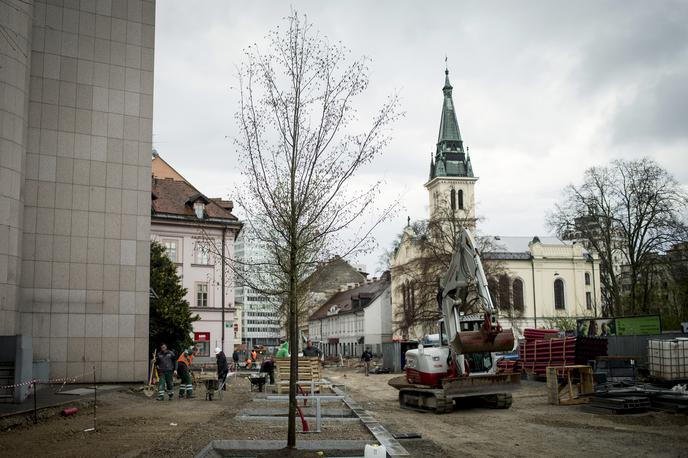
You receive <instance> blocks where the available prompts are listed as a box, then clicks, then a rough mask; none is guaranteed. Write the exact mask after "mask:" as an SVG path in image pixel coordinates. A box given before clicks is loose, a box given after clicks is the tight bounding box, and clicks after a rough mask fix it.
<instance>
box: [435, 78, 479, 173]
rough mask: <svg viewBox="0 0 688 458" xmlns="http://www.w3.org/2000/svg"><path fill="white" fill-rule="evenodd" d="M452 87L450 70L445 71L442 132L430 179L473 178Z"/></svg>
mask: <svg viewBox="0 0 688 458" xmlns="http://www.w3.org/2000/svg"><path fill="white" fill-rule="evenodd" d="M452 89H453V87H452V85H451V83H450V82H449V69H447V68H445V70H444V87H443V88H442V93H443V94H444V101H443V102H442V117H441V118H440V131H439V134H438V136H437V149H436V152H435V158H434V160H431V161H430V179H433V178H434V177H436V176H450V177H451V176H454V177H472V176H473V168H472V167H471V160H470V158H469V157H468V155H467V154H466V153H465V152H464V149H463V140H462V139H461V130H460V129H459V122H458V121H457V120H456V111H455V109H454V100H453V99H452Z"/></svg>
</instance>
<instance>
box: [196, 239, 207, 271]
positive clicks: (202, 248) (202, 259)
mask: <svg viewBox="0 0 688 458" xmlns="http://www.w3.org/2000/svg"><path fill="white" fill-rule="evenodd" d="M194 263H195V264H203V265H208V264H210V249H209V248H208V245H206V244H205V243H201V242H196V244H195V245H194Z"/></svg>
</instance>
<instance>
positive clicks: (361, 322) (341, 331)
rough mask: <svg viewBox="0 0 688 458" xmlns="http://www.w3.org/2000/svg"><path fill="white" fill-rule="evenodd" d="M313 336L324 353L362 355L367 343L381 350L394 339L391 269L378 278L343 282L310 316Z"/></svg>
mask: <svg viewBox="0 0 688 458" xmlns="http://www.w3.org/2000/svg"><path fill="white" fill-rule="evenodd" d="M308 333H309V337H310V338H311V340H313V341H314V342H319V343H320V347H321V349H322V351H323V354H324V355H325V356H342V357H360V356H361V353H363V349H364V348H366V347H368V348H370V349H371V350H372V351H373V353H374V354H376V355H381V354H382V343H383V342H389V341H391V340H392V283H391V280H390V275H389V272H386V273H385V274H383V275H382V276H381V277H380V278H379V279H377V278H373V279H370V280H364V282H363V283H357V284H353V285H352V284H348V285H342V287H341V288H340V290H339V291H337V292H336V293H334V294H333V295H332V296H331V297H329V298H328V299H327V300H326V301H325V302H324V303H321V305H320V307H318V308H317V309H316V310H315V312H314V313H313V314H311V316H310V317H309V319H308Z"/></svg>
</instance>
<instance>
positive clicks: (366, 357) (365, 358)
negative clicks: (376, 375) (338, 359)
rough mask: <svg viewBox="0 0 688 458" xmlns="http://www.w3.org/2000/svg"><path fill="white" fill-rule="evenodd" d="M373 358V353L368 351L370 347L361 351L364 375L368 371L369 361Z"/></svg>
mask: <svg viewBox="0 0 688 458" xmlns="http://www.w3.org/2000/svg"><path fill="white" fill-rule="evenodd" d="M372 359H373V354H372V353H371V351H370V348H367V347H366V349H365V350H364V351H363V354H362V355H361V361H363V364H365V375H366V377H367V376H368V374H369V373H370V361H371V360H372Z"/></svg>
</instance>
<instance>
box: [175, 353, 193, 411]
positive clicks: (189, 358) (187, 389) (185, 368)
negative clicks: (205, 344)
mask: <svg viewBox="0 0 688 458" xmlns="http://www.w3.org/2000/svg"><path fill="white" fill-rule="evenodd" d="M196 353H198V348H196V347H195V346H194V347H189V348H187V349H186V350H184V351H183V352H182V354H181V355H180V356H179V359H177V374H178V375H179V378H180V379H181V383H180V385H179V399H183V398H184V395H185V394H186V399H191V398H193V397H194V395H193V382H192V380H191V363H192V362H193V359H194V356H196Z"/></svg>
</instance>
